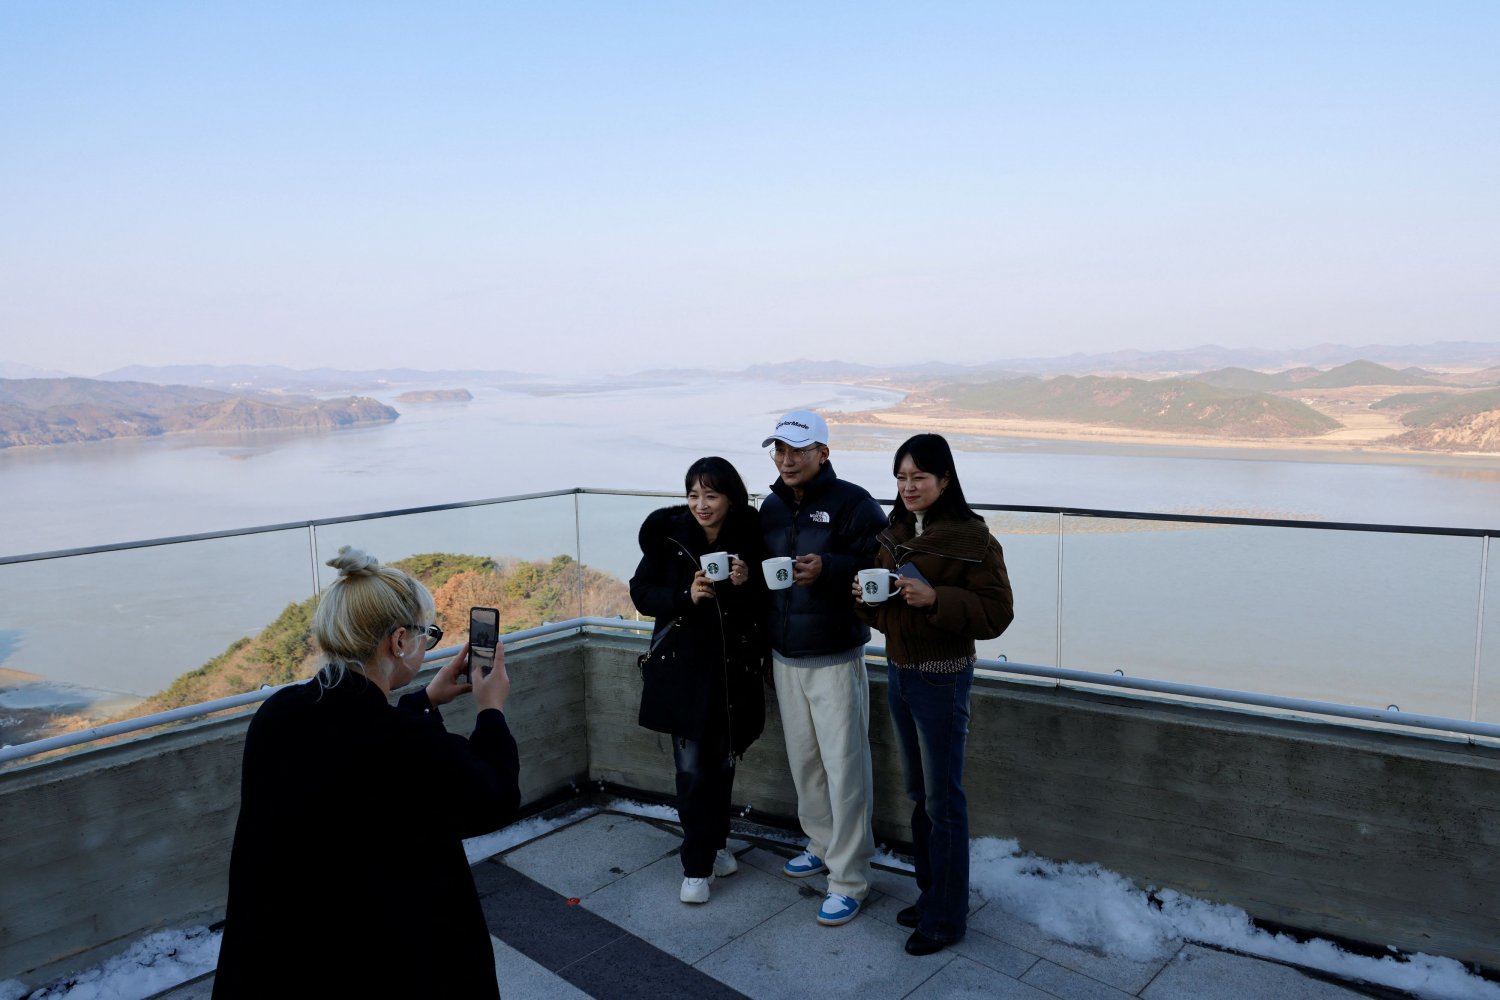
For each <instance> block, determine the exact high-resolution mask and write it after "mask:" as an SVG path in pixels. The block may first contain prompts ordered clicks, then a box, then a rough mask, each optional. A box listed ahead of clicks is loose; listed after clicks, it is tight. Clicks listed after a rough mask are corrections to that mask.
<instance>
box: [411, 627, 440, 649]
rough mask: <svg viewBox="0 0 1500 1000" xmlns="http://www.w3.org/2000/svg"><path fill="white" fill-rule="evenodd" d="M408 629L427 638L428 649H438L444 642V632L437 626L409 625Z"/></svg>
mask: <svg viewBox="0 0 1500 1000" xmlns="http://www.w3.org/2000/svg"><path fill="white" fill-rule="evenodd" d="M406 627H407V628H409V629H411V630H412V631H413V632H420V633H422V634H423V635H425V636H427V648H428V649H434V648H436V646H437V644H438V643H439V642H442V641H443V630H442V629H440V628H438V627H437V626H436V625H408V626H406Z"/></svg>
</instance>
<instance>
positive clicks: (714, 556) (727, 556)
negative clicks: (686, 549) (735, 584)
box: [699, 552, 739, 583]
mask: <svg viewBox="0 0 1500 1000" xmlns="http://www.w3.org/2000/svg"><path fill="white" fill-rule="evenodd" d="M737 558H739V557H738V556H736V555H735V554H734V553H733V552H710V553H709V554H708V555H706V556H704V557H703V558H702V559H700V560H699V562H701V563H702V564H703V573H704V575H705V576H707V577H708V578H709V579H710V580H712V581H714V582H715V583H718V582H719V581H721V580H727V579H729V560H731V559H737Z"/></svg>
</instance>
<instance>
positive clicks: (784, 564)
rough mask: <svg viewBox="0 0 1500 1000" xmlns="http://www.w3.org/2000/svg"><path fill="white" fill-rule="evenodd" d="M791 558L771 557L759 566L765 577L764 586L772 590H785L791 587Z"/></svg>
mask: <svg viewBox="0 0 1500 1000" xmlns="http://www.w3.org/2000/svg"><path fill="white" fill-rule="evenodd" d="M792 562H793V560H792V557H791V556H773V557H772V558H770V559H767V560H766V561H765V562H763V563H761V564H760V571H761V572H762V573H764V574H765V575H766V586H767V587H770V588H771V589H772V590H785V589H786V588H788V587H790V586H791V585H792Z"/></svg>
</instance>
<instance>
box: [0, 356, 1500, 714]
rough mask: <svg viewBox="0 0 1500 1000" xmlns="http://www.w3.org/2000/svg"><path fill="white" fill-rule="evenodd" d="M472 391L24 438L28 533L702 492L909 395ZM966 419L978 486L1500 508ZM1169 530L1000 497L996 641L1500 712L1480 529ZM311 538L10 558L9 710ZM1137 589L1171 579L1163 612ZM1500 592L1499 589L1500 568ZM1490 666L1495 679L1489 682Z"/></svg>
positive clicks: (493, 510) (875, 436)
mask: <svg viewBox="0 0 1500 1000" xmlns="http://www.w3.org/2000/svg"><path fill="white" fill-rule="evenodd" d="M468 388H469V389H470V390H471V391H472V392H473V393H474V395H475V399H474V400H473V401H471V402H468V403H446V404H402V403H394V402H393V397H394V396H395V395H396V394H397V390H394V389H393V390H392V391H391V392H390V393H389V394H386V395H385V396H384V397H383V398H384V400H385V401H387V402H393V405H395V406H396V407H397V409H399V410H401V411H402V416H401V418H400V419H399V420H397V421H396V422H394V423H392V424H388V425H381V426H376V427H368V428H359V429H354V430H348V431H339V432H332V433H323V434H291V435H272V434H258V435H246V436H239V437H232V436H223V435H175V436H171V437H167V438H158V439H152V440H135V441H113V442H99V443H93V444H86V445H73V446H64V447H54V448H40V449H9V450H5V451H0V495H3V509H4V517H3V519H0V520H3V523H0V554H18V553H25V552H41V551H49V550H56V549H64V548H74V547H82V546H90V545H100V544H107V543H114V542H121V541H130V540H138V539H146V538H154V537H163V536H177V535H183V534H190V533H197V532H207V531H217V530H225V529H235V528H242V527H247V526H253V525H265V524H278V523H285V522H298V521H305V520H309V519H317V518H326V517H338V516H346V515H354V514H362V513H369V512H375V511H384V510H395V509H405V508H411V507H419V506H428V505H436V504H445V503H457V502H463V501H471V500H477V499H482V498H488V497H500V496H513V495H518V494H529V493H537V492H545V491H549V490H558V489H571V488H573V487H577V486H584V487H601V488H620V489H639V490H661V491H671V492H677V491H679V490H680V486H681V475H682V471H683V470H684V469H685V468H686V466H687V465H688V464H689V463H690V462H691V461H692V460H693V459H694V458H697V457H699V456H701V455H704V454H721V455H724V456H725V457H727V458H729V459H730V460H731V461H733V462H734V463H735V464H736V466H737V467H738V468H739V469H740V470H741V472H742V473H743V474H744V475H745V478H746V481H747V484H748V485H749V487H750V489H751V491H752V492H764V491H765V489H766V488H767V486H768V484H769V483H770V481H771V479H772V478H773V476H774V469H773V467H772V465H771V462H770V460H769V459H768V458H767V457H766V455H765V453H764V451H763V449H761V448H760V441H761V440H762V439H763V438H764V436H765V434H766V433H767V431H768V430H769V429H770V428H771V427H772V425H773V424H774V422H775V418H776V416H777V415H779V414H780V413H782V412H784V411H785V410H787V409H791V408H794V407H799V406H807V407H816V408H820V409H824V410H845V411H851V410H863V409H869V408H874V407H879V406H883V405H889V404H891V403H893V402H895V401H896V400H897V399H899V395H898V394H897V393H894V392H887V391H883V390H879V389H871V388H863V387H850V386H842V385H822V384H819V385H807V384H802V385H798V384H788V383H781V382H752V381H744V380H737V379H717V380H703V381H695V382H691V383H687V382H682V383H673V384H653V385H629V384H618V385H605V386H593V387H582V388H580V387H567V386H556V387H546V388H540V389H538V388H529V389H513V388H499V387H485V386H468ZM905 433H906V432H904V431H903V432H894V431H893V432H878V433H877V432H865V431H856V430H854V429H845V428H841V427H839V426H838V425H835V427H834V431H833V437H834V441H833V453H834V458H833V460H834V464H835V466H836V467H837V469H838V471H839V473H840V475H842V476H844V477H845V478H848V479H852V480H854V481H856V482H859V483H861V484H862V485H864V486H866V487H867V488H868V489H870V490H871V492H872V493H874V494H875V495H876V496H877V497H889V496H890V495H891V494H892V492H893V491H892V480H891V476H890V454H891V452H892V450H893V449H894V447H895V445H896V444H897V443H899V441H900V439H901V438H902V437H903V436H904V435H905ZM953 442H954V444H955V446H956V448H957V449H958V450H959V458H958V461H959V467H960V468H959V471H960V473H961V475H962V477H963V481H964V485H965V490H966V492H967V494H968V496H969V498H970V500H971V501H973V502H988V503H1004V504H1021V505H1038V506H1066V507H1078V508H1096V509H1110V510H1134V511H1158V512H1187V513H1204V512H1234V513H1248V514H1251V515H1255V516H1266V517H1276V518H1297V519H1311V520H1324V521H1351V522H1371V523H1380V524H1399V525H1416V526H1447V527H1463V528H1494V527H1500V518H1497V517H1496V513H1497V512H1500V460H1490V459H1472V460H1471V459H1463V460H1454V459H1447V458H1443V457H1440V456H1435V457H1434V458H1433V459H1431V460H1427V461H1410V460H1387V461H1383V462H1378V463H1376V462H1357V461H1348V460H1329V459H1326V458H1325V459H1310V458H1309V457H1308V456H1306V455H1295V454H1276V453H1270V452H1260V453H1255V454H1253V455H1246V454H1242V453H1224V452H1218V451H1212V450H1207V449H1172V448H1160V447H1151V448H1147V447H1135V446H1099V445H1089V446H1085V445H1079V444H1074V443H1069V442H1048V441H1027V440H995V439H980V438H967V437H962V436H955V437H954V438H953ZM662 502H665V501H662V500H659V499H650V498H618V497H604V496H598V497H596V496H585V497H583V498H581V499H579V500H577V501H576V503H575V500H574V498H572V497H562V498H556V499H554V500H547V501H536V502H530V503H526V504H513V505H503V506H500V507H481V508H467V509H465V510H461V511H457V512H449V513H445V514H435V515H427V516H425V517H421V518H406V519H393V520H389V521H377V522H365V523H362V524H360V525H340V526H334V527H325V528H322V529H319V532H318V547H319V550H320V555H319V559H318V561H321V559H322V558H326V555H327V554H328V553H329V550H330V549H331V548H332V547H333V546H335V545H336V544H337V543H339V542H341V541H348V542H351V543H354V544H358V545H361V546H362V547H366V548H368V549H369V550H370V551H373V552H374V553H376V554H377V555H379V556H380V557H381V558H383V559H389V560H393V559H397V558H400V557H401V556H403V555H407V554H410V553H411V552H416V551H432V550H434V549H437V548H441V547H444V546H452V547H457V548H465V549H467V550H468V551H474V552H477V553H479V554H485V555H494V556H505V555H514V556H521V557H525V558H544V557H549V556H551V555H554V554H556V553H557V552H559V551H568V552H569V553H570V554H573V555H576V556H578V557H580V558H582V559H583V561H585V562H587V563H588V564H590V565H593V566H597V567H598V568H601V569H606V570H609V571H610V572H613V573H616V574H617V575H621V576H623V577H628V576H629V573H630V570H631V568H632V566H633V564H634V559H635V557H636V549H635V540H634V538H635V526H636V525H638V524H639V521H640V518H641V517H642V516H643V515H644V513H645V512H646V511H647V510H649V509H650V508H651V507H652V506H655V505H658V504H660V503H662ZM1145 527H1146V528H1147V529H1148V530H1141V529H1142V528H1143V526H1142V525H1141V524H1140V523H1139V522H1120V523H1109V522H1105V523H1100V522H1097V521H1093V522H1089V523H1087V524H1084V523H1077V524H1067V525H1060V524H1059V519H1058V518H1057V517H1056V516H1055V515H1027V516H1020V517H1015V516H1012V517H1008V518H999V519H997V520H996V521H995V530H996V533H997V535H999V537H1000V538H1001V540H1002V542H1004V543H1005V545H1006V550H1007V556H1008V559H1009V561H1010V564H1011V569H1012V576H1013V577H1014V578H1015V579H1016V583H1017V593H1018V608H1019V609H1020V611H1021V613H1020V615H1019V616H1018V620H1017V624H1016V626H1015V627H1014V628H1013V629H1012V631H1011V632H1010V633H1007V636H1005V637H1004V638H1003V639H1002V640H1001V642H1000V643H998V644H991V645H990V646H989V647H988V648H987V649H986V652H989V653H999V652H1004V653H1005V654H1006V655H1009V656H1010V657H1011V658H1012V659H1014V660H1024V661H1026V662H1039V663H1062V664H1064V665H1067V666H1075V667H1080V668H1082V669H1125V670H1126V671H1127V672H1132V673H1145V674H1149V675H1151V676H1165V677H1171V678H1173V679H1193V680H1197V681H1199V682H1211V683H1217V684H1220V685H1221V686H1225V687H1243V688H1249V689H1256V690H1266V689H1275V690H1277V691H1278V692H1279V693H1297V694H1304V695H1309V696H1315V697H1332V698H1334V699H1335V700H1355V701H1361V702H1363V701H1371V702H1373V701H1380V702H1381V704H1382V705H1383V704H1385V703H1386V702H1387V701H1397V700H1399V699H1405V700H1406V701H1407V702H1408V703H1410V704H1417V703H1421V704H1422V705H1423V706H1424V707H1423V708H1421V709H1413V710H1424V711H1434V712H1435V714H1447V715H1460V716H1463V717H1467V716H1469V715H1471V714H1475V713H1476V711H1477V712H1478V713H1479V714H1483V712H1484V711H1487V710H1488V709H1487V708H1486V707H1485V706H1487V705H1489V704H1490V703H1491V701H1493V702H1494V703H1495V704H1496V708H1497V709H1500V692H1494V685H1493V684H1492V683H1491V682H1490V681H1488V679H1487V677H1488V676H1493V675H1496V674H1500V664H1496V665H1495V666H1494V667H1493V668H1491V667H1490V666H1489V663H1490V660H1491V659H1492V657H1493V655H1494V652H1495V647H1496V646H1500V641H1497V642H1493V643H1490V644H1489V646H1488V647H1485V648H1484V649H1482V650H1476V642H1477V636H1478V630H1477V628H1476V626H1477V619H1478V615H1479V614H1480V611H1481V608H1480V597H1479V595H1480V592H1481V591H1480V581H1481V580H1482V579H1483V576H1484V574H1485V573H1487V572H1488V573H1490V574H1491V575H1493V571H1490V570H1488V569H1487V568H1486V566H1485V564H1484V562H1483V552H1482V542H1481V541H1480V540H1477V539H1451V538H1435V537H1433V536H1406V535H1385V534H1381V535H1372V534H1368V533H1358V534H1355V533H1341V532H1306V531H1295V530H1293V529H1280V530H1277V529H1259V530H1254V529H1240V528H1223V527H1220V528H1211V529H1192V530H1183V529H1180V528H1178V529H1172V530H1168V529H1165V528H1151V527H1150V526H1145ZM575 529H576V531H577V532H579V533H581V540H580V541H576V542H575V541H574V539H575ZM1104 529H1108V530H1104ZM1060 530H1061V531H1062V533H1063V534H1064V535H1065V536H1066V539H1067V542H1066V545H1063V544H1062V543H1060V541H1059V531H1060ZM308 545H309V539H308V532H307V531H306V530H305V529H295V530H291V531H287V532H282V533H274V534H261V535H253V536H246V537H243V538H236V539H228V540H223V541H219V542H212V543H199V544H195V545H176V546H166V547H158V548H152V549H144V550H136V551H131V552H121V553H112V554H107V555H96V556H90V557H82V558H74V559H65V560H51V561H47V562H39V563H31V564H25V565H11V566H0V592H3V596H4V601H3V602H0V606H3V608H4V611H3V612H0V616H3V617H0V669H3V670H8V671H20V672H24V673H27V674H31V675H35V676H36V677H38V678H40V679H41V683H32V684H26V685H20V686H14V687H12V688H11V689H10V690H8V691H0V725H3V724H4V711H5V710H6V709H10V710H13V711H16V710H21V709H25V710H26V711H28V712H30V711H36V710H37V707H38V706H41V707H42V708H47V707H52V708H69V707H75V706H77V705H81V704H86V703H88V702H90V701H94V700H97V699H98V698H100V697H101V696H102V695H101V692H104V693H108V692H114V693H118V694H120V695H123V696H127V697H128V696H135V695H144V694H148V693H151V692H154V691H156V690H159V689H160V688H161V687H163V686H164V685H165V684H166V683H168V682H170V681H171V680H172V679H173V678H175V677H176V676H178V675H179V674H181V673H182V672H183V671H185V670H188V669H192V668H193V667H196V666H198V665H200V664H201V663H202V662H203V661H204V660H205V659H207V658H208V657H210V656H213V655H215V654H217V653H219V652H222V651H223V649H224V647H225V646H226V645H227V644H228V642H229V641H231V640H232V639H234V638H236V637H238V636H241V635H246V634H252V633H253V632H255V631H256V630H258V629H259V628H260V627H261V626H263V625H264V624H265V623H266V622H268V621H269V620H270V619H271V618H273V617H274V616H275V615H276V614H277V613H278V612H279V611H280V609H281V608H282V607H284V606H285V604H286V603H287V602H288V601H291V600H300V599H302V598H305V597H306V596H308V595H309V594H310V593H312V592H313V590H314V587H315V585H316V584H315V579H316V578H315V577H314V575H313V574H314V572H315V569H314V567H313V565H312V564H313V562H314V560H312V559H310V558H309V552H308ZM1220 570H1223V571H1224V572H1223V573H1220V572H1219V571H1220ZM320 582H323V583H326V578H325V579H321V581H320ZM1132 591H1143V592H1147V593H1150V594H1152V595H1154V597H1153V599H1152V600H1151V601H1150V602H1148V604H1147V605H1146V606H1144V607H1143V606H1141V605H1140V602H1139V600H1138V599H1137V598H1138V597H1139V594H1134V593H1132ZM1330 595H1336V596H1337V600H1336V601H1334V603H1332V604H1330V603H1329V602H1330V600H1331V598H1330ZM1490 595H1491V596H1490V597H1489V598H1488V600H1490V601H1491V602H1492V603H1493V602H1494V600H1495V596H1494V595H1500V586H1496V587H1493V588H1490ZM1126 597H1129V598H1130V599H1124V598H1126ZM1247 602H1248V603H1247ZM1060 621H1061V622H1063V623H1064V624H1063V625H1062V626H1060V625H1059V622H1060ZM1491 622H1492V625H1491V627H1492V629H1493V628H1494V627H1495V626H1494V623H1495V622H1500V614H1494V615H1492V616H1491ZM1210 657H1211V659H1212V661H1213V662H1212V665H1211V668H1210V667H1209V666H1208V665H1207V664H1206V661H1207V659H1209V658H1210ZM1372 657H1373V659H1374V660H1376V661H1379V663H1378V665H1377V667H1375V668H1371V667H1370V663H1371V662H1372ZM1283 659H1284V660H1286V661H1287V662H1286V663H1285V664H1283V665H1282V666H1279V667H1273V666H1268V661H1269V662H1272V663H1275V662H1279V661H1281V660H1283ZM1310 662H1316V664H1317V669H1316V670H1315V671H1313V673H1315V674H1316V675H1317V676H1316V678H1315V679H1313V678H1310V677H1309V666H1308V664H1309V663H1310ZM1414 664H1417V665H1420V669H1415V667H1414V666H1413V665H1414ZM1476 667H1483V668H1484V669H1483V670H1482V671H1481V673H1483V674H1484V675H1486V677H1485V679H1482V680H1476V677H1475V672H1476ZM12 676H13V675H12ZM1372 678H1373V680H1372ZM1434 678H1436V679H1434ZM3 684H5V681H4V679H3V678H0V685H3ZM1356 696H1357V697H1356ZM1403 707H1408V706H1407V705H1405V704H1403ZM1439 709H1440V711H1438V710H1439ZM0 738H3V737H0Z"/></svg>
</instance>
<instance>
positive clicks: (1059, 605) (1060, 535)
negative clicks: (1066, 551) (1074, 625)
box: [1053, 511, 1066, 667]
mask: <svg viewBox="0 0 1500 1000" xmlns="http://www.w3.org/2000/svg"><path fill="white" fill-rule="evenodd" d="M1065 516H1066V515H1064V514H1063V512H1062V511H1058V512H1057V645H1056V648H1055V649H1054V650H1053V655H1054V656H1055V657H1056V660H1055V661H1054V662H1055V663H1056V664H1057V665H1058V666H1059V667H1060V666H1062V665H1063V655H1062V646H1063V518H1064V517H1065Z"/></svg>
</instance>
